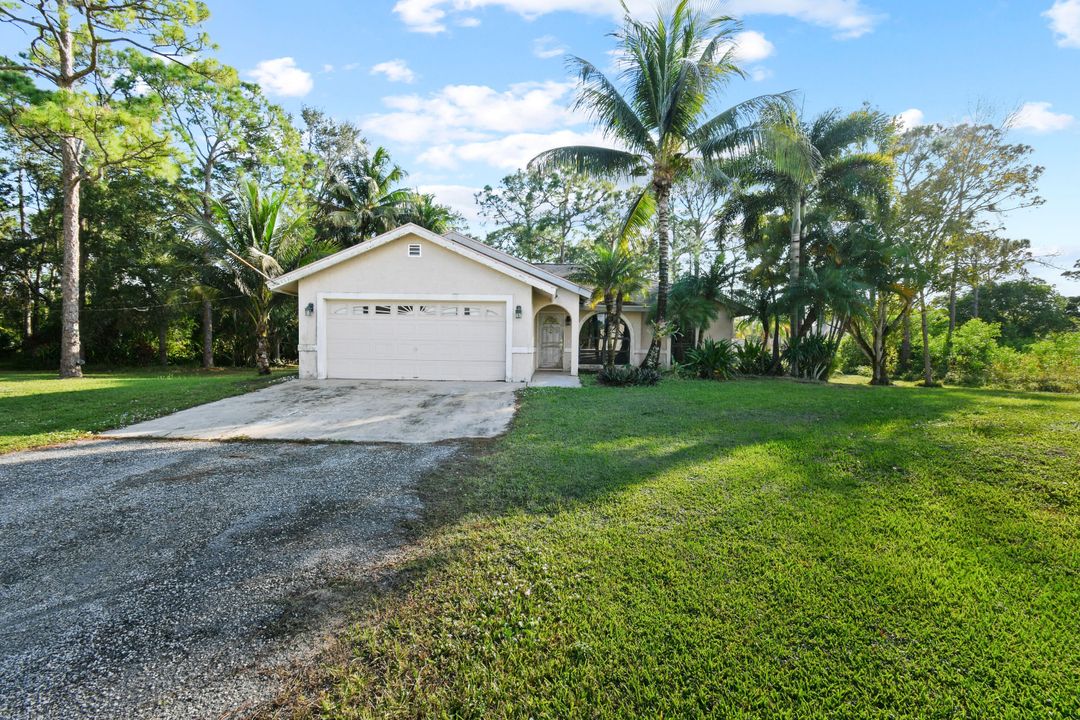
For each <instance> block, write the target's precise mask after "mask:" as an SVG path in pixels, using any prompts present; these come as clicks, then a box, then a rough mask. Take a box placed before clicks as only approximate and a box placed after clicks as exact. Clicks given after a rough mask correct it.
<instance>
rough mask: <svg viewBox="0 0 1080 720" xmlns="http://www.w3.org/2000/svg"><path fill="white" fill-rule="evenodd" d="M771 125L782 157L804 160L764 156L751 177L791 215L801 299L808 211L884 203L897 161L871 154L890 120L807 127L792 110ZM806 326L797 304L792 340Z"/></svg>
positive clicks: (832, 118) (793, 282)
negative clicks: (783, 160) (871, 200)
mask: <svg viewBox="0 0 1080 720" xmlns="http://www.w3.org/2000/svg"><path fill="white" fill-rule="evenodd" d="M767 122H769V124H770V125H771V127H772V133H771V134H770V141H771V142H772V143H774V144H776V145H782V146H783V147H784V152H782V153H778V155H779V156H781V157H788V158H790V157H791V156H793V155H794V156H801V160H800V161H797V162H786V163H783V164H777V163H775V162H772V161H771V159H770V156H769V155H767V154H766V155H762V156H761V157H760V158H759V160H758V163H756V166H755V168H754V171H753V172H752V173H751V175H752V177H753V181H756V182H758V183H761V184H764V185H765V186H766V187H768V188H769V192H771V193H772V194H774V195H775V196H777V200H778V201H779V202H778V204H780V205H783V206H785V207H786V208H787V209H788V211H789V213H790V216H791V226H790V234H789V240H788V248H789V249H788V281H789V289H790V291H791V292H792V297H793V298H796V297H797V293H796V292H795V289H796V288H797V286H798V285H799V278H800V275H801V273H802V266H803V243H804V241H805V239H806V238H805V227H806V222H805V219H806V214H807V209H808V208H809V207H811V206H819V205H827V206H829V207H830V208H831V209H832V210H833V211H834V212H838V213H844V212H848V213H849V214H853V215H858V214H860V212H861V210H862V207H861V203H863V202H864V201H865V200H866V199H867V198H868V197H873V198H882V197H883V195H884V192H885V190H886V188H887V179H888V177H889V170H890V168H891V167H892V159H891V158H890V157H889V156H888V154H886V153H883V152H880V151H879V150H878V149H876V148H874V149H868V148H869V147H870V146H871V143H872V142H873V141H874V140H875V139H876V138H880V137H882V134H883V133H884V132H885V131H886V130H887V128H888V125H889V122H890V120H889V118H888V117H887V116H885V115H882V114H881V113H878V112H872V111H869V110H857V111H855V112H852V113H847V114H842V113H841V112H840V111H839V110H835V109H834V110H828V111H826V112H824V113H822V114H821V115H818V116H817V117H816V118H814V119H813V120H812V121H806V120H804V119H803V118H801V117H800V116H799V115H798V114H797V113H796V112H795V111H794V110H792V109H790V108H772V109H770V111H769V113H768V118H767ZM802 320H803V318H802V308H801V307H800V304H799V302H798V301H797V300H795V301H794V302H793V305H792V312H791V337H792V338H798V337H799V335H800V334H801V333H802V328H801V323H802ZM792 371H793V372H794V371H795V369H794V368H793V369H792Z"/></svg>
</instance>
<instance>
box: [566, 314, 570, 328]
mask: <svg viewBox="0 0 1080 720" xmlns="http://www.w3.org/2000/svg"><path fill="white" fill-rule="evenodd" d="M566 327H570V316H569V315H567V316H566Z"/></svg>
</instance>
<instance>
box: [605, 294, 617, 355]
mask: <svg viewBox="0 0 1080 720" xmlns="http://www.w3.org/2000/svg"><path fill="white" fill-rule="evenodd" d="M614 314H615V298H614V297H613V296H612V295H611V294H610V293H609V294H607V295H605V296H604V347H603V353H604V355H603V357H604V366H605V367H607V368H613V367H615V352H614V347H615V339H614V338H613V337H612V335H614V334H615V333H614V331H613V329H612V328H613V324H612V320H613V317H612V316H613V315H614Z"/></svg>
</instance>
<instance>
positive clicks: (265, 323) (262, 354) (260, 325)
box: [255, 313, 270, 375]
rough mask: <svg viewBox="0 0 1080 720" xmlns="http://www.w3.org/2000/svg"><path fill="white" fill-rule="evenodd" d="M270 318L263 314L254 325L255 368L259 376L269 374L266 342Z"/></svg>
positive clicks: (267, 344)
mask: <svg viewBox="0 0 1080 720" xmlns="http://www.w3.org/2000/svg"><path fill="white" fill-rule="evenodd" d="M269 328H270V317H269V315H267V314H265V313H263V314H260V315H259V319H258V321H257V322H256V323H255V368H256V369H257V370H258V371H259V374H260V375H269V374H270V345H269V342H268V340H267V335H268V334H269Z"/></svg>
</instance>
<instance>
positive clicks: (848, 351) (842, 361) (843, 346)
mask: <svg viewBox="0 0 1080 720" xmlns="http://www.w3.org/2000/svg"><path fill="white" fill-rule="evenodd" d="M862 365H866V355H864V354H863V351H862V350H860V349H859V346H858V345H857V344H856V343H855V341H854V340H853V339H852V338H851V337H850V336H848V335H845V336H844V339H843V340H841V341H840V348H839V349H838V350H837V351H836V366H837V368H839V370H840V372H842V373H844V374H845V375H860V374H861V373H860V372H859V367H860V366H862Z"/></svg>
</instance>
